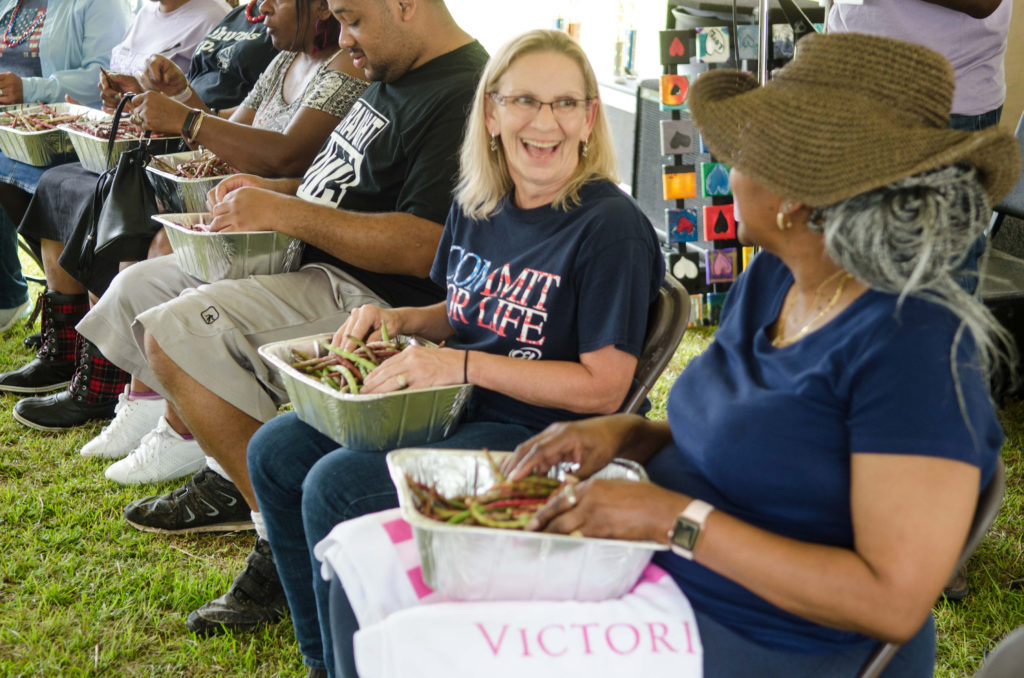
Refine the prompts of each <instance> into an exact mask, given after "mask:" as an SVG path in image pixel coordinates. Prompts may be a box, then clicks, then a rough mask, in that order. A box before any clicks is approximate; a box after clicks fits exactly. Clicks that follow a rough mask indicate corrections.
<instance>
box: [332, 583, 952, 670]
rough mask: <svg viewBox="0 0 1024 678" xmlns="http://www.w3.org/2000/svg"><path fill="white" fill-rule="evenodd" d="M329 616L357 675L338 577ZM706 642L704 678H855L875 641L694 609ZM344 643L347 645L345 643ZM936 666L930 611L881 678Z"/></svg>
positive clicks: (337, 645) (337, 649) (350, 618)
mask: <svg viewBox="0 0 1024 678" xmlns="http://www.w3.org/2000/svg"><path fill="white" fill-rule="evenodd" d="M329 588H330V593H329V597H330V619H331V628H332V629H333V630H334V654H335V656H336V657H337V658H338V665H337V675H339V676H342V677H343V678H357V677H356V672H355V668H354V664H348V665H343V664H342V662H341V657H342V655H343V653H344V652H346V651H348V652H351V648H352V636H353V634H355V632H356V631H357V630H358V628H359V626H358V624H357V623H356V617H355V614H354V613H353V612H352V606H351V605H349V602H348V598H347V597H346V595H345V589H344V588H342V586H341V583H340V582H339V581H338V578H337V577H334V578H333V579H332V580H331V582H330V584H329ZM694 614H695V615H696V617H697V628H698V629H700V641H701V644H702V645H703V646H704V678H748V676H757V677H758V678H792V677H793V676H800V678H853V677H854V676H856V675H858V674H859V673H860V670H861V669H862V668H863V667H864V664H865V662H867V660H868V657H869V656H870V655H871V653H872V652H874V650H875V647H876V645H877V643H870V644H869V645H861V646H857V647H853V648H850V649H849V650H844V651H842V652H837V653H834V654H827V655H809V654H799V653H796V652H786V651H779V650H773V649H771V648H767V647H764V646H763V645H758V644H757V643H754V642H752V641H750V640H747V639H746V638H744V637H743V636H740V635H738V634H736V633H734V632H733V631H731V630H729V629H727V628H726V627H724V626H722V625H721V624H719V623H718V622H716V621H715V620H713V619H712V618H711V617H709V616H708V615H706V614H704V613H702V612H699V611H696V610H695V611H694ZM343 643H347V647H346V646H345V645H343ZM934 670H935V620H934V619H933V618H932V616H931V615H928V621H926V622H925V624H924V626H923V627H921V630H920V631H918V633H917V635H916V636H914V637H913V638H912V639H911V640H910V642H909V643H907V644H906V645H903V646H902V647H901V648H900V649H899V651H898V652H897V653H896V656H895V657H893V658H892V661H890V662H889V664H888V665H887V666H886V667H885V670H884V671H883V672H882V678H931V676H932V675H933V673H934Z"/></svg>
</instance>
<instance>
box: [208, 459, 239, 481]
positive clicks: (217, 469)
mask: <svg viewBox="0 0 1024 678" xmlns="http://www.w3.org/2000/svg"><path fill="white" fill-rule="evenodd" d="M206 468H208V469H210V470H211V471H213V472H214V473H216V474H217V475H219V476H220V477H221V478H223V479H224V480H226V481H228V482H229V483H233V482H235V481H233V480H231V476H229V475H228V472H227V471H225V470H224V467H223V466H221V465H220V462H219V461H217V460H216V459H214V458H213V457H211V456H210V455H206Z"/></svg>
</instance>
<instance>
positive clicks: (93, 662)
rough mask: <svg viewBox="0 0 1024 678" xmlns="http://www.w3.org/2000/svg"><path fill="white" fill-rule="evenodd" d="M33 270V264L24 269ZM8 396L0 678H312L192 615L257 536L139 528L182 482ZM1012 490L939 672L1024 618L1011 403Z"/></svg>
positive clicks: (288, 656) (977, 655)
mask: <svg viewBox="0 0 1024 678" xmlns="http://www.w3.org/2000/svg"><path fill="white" fill-rule="evenodd" d="M26 268H27V269H32V268H33V267H30V266H28V265H26ZM26 334H28V330H27V329H24V328H23V327H22V326H19V327H18V329H16V330H14V331H11V332H8V333H7V334H5V335H4V336H2V337H0V371H2V370H9V369H12V368H15V367H17V366H19V365H21V364H23V363H24V362H25V361H27V360H28V359H30V357H31V354H30V352H29V351H28V350H27V349H26V348H24V347H23V346H22V344H21V340H22V338H24V336H25V335H26ZM711 334H712V333H711V331H710V330H708V329H706V328H698V329H695V330H691V331H690V332H688V333H687V336H686V338H685V339H684V341H683V344H682V345H681V346H680V349H679V351H678V352H677V354H676V356H675V359H674V360H673V362H672V364H671V365H670V366H669V368H668V370H667V371H666V373H665V375H663V377H662V379H661V380H660V381H659V383H658V385H657V386H656V387H655V388H654V390H653V391H652V401H653V402H654V410H653V413H652V416H654V417H658V418H663V417H664V402H665V399H666V397H667V395H668V389H669V387H670V385H671V383H672V381H673V380H674V379H675V377H676V375H678V373H679V372H680V370H681V369H682V367H683V365H685V363H686V361H687V360H689V359H690V358H692V357H693V356H694V355H696V354H697V353H699V352H700V351H701V350H703V348H704V347H705V346H707V344H708V342H709V341H710V340H711ZM16 400H17V399H16V398H15V397H13V396H9V395H7V396H3V397H0V410H2V411H3V412H4V413H3V414H0V676H5V677H6V676H182V675H187V676H197V677H198V676H302V675H305V669H304V667H303V666H302V663H301V659H300V657H299V652H298V647H297V645H296V643H295V640H294V637H293V636H292V630H291V625H290V624H289V623H287V622H286V623H282V624H278V625H276V626H273V627H270V628H266V629H264V630H262V631H260V632H258V633H255V634H239V635H234V636H231V635H228V636H222V637H218V638H210V639H200V638H196V637H195V636H193V635H191V634H190V633H188V631H187V630H186V629H185V625H184V620H185V616H186V615H187V614H188V612H189V611H190V610H192V609H194V608H195V607H197V606H199V605H201V604H202V603H204V602H206V601H207V600H209V599H211V598H214V597H216V596H218V595H220V594H221V593H223V592H224V591H225V590H226V589H227V587H228V585H229V584H230V582H231V579H232V578H233V577H234V575H235V574H236V573H237V572H238V570H239V569H240V564H241V563H242V561H243V559H244V557H245V555H246V554H247V553H248V551H249V549H250V548H251V546H252V540H253V537H252V533H251V532H250V533H243V534H234V535H225V536H192V537H168V536H159V535H152V534H146V533H142V532H138V531H136V530H135V529H133V528H132V527H130V526H129V525H128V524H127V523H126V522H125V521H124V520H123V519H122V518H121V510H122V508H123V507H124V506H125V504H127V503H128V502H130V501H132V500H134V499H137V498H139V497H140V496H142V495H143V494H157V493H162V492H166V491H168V490H170V489H173V488H174V487H176V486H178V484H179V483H177V482H170V483H165V484H163V485H159V486H155V487H148V486H144V487H142V488H135V489H131V488H128V489H126V488H122V487H120V486H118V485H114V484H113V483H110V482H109V481H107V480H106V479H104V478H103V469H104V468H105V464H106V463H107V462H104V461H103V460H92V459H83V458H82V457H81V456H80V455H79V454H78V449H79V448H80V447H81V445H82V444H83V443H85V442H86V441H88V440H89V439H90V438H92V437H93V436H94V435H96V433H97V432H98V431H99V429H100V425H99V424H97V425H93V426H89V427H85V428H82V429H78V430H75V431H71V432H66V433H60V434H45V433H40V432H37V431H33V430H30V429H27V428H24V427H22V426H21V425H20V424H18V423H17V422H15V421H14V420H13V419H12V418H11V417H10V415H9V414H6V413H7V412H10V409H11V408H12V407H13V406H14V403H15V402H16ZM1003 416H1004V423H1005V426H1006V429H1007V444H1006V447H1005V449H1004V458H1005V460H1006V464H1007V475H1008V491H1007V496H1006V499H1005V503H1004V508H1003V511H1002V513H1001V515H1000V517H999V518H998V519H997V521H996V523H995V525H994V527H993V530H992V533H991V535H990V537H989V538H988V539H986V540H985V541H984V543H983V544H982V545H981V547H980V548H979V550H978V552H977V554H976V556H975V558H974V559H973V560H972V561H971V569H970V575H969V580H970V584H971V588H972V590H973V591H972V594H971V596H970V597H969V598H968V599H967V600H966V601H964V602H963V603H961V604H958V605H949V604H945V603H940V604H939V605H938V606H937V607H936V608H935V614H936V618H937V620H938V627H939V659H938V664H939V668H938V671H937V674H936V675H938V676H943V677H946V676H949V677H952V676H969V675H971V673H973V671H974V670H975V669H976V668H977V665H978V663H979V661H980V659H981V656H982V653H983V651H984V649H985V647H986V645H988V643H989V642H990V640H991V639H993V638H997V637H1000V636H1002V635H1004V634H1005V633H1007V632H1008V631H1009V630H1010V629H1012V628H1014V627H1016V626H1018V625H1020V624H1024V590H1009V589H1008V588H1007V586H1006V585H1007V584H1008V583H1009V582H1010V581H1011V580H1013V579H1015V578H1017V577H1024V544H1022V527H1024V526H1022V520H1021V519H1022V515H1024V494H1022V491H1021V484H1022V480H1021V475H1022V473H1024V463H1022V462H1024V458H1022V454H1021V449H1022V446H1024V405H1022V404H1021V403H1019V402H1014V403H1011V404H1009V405H1008V406H1007V407H1006V408H1005V409H1004V411H1003Z"/></svg>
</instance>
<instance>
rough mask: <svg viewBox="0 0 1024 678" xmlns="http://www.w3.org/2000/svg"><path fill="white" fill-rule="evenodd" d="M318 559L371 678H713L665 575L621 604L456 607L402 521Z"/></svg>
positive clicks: (339, 539) (648, 580) (373, 517)
mask: <svg viewBox="0 0 1024 678" xmlns="http://www.w3.org/2000/svg"><path fill="white" fill-rule="evenodd" d="M315 553H316V557H317V558H318V559H320V561H321V562H322V569H321V574H322V575H323V577H324V579H328V580H329V579H331V578H332V577H333V576H334V575H335V574H336V575H337V576H338V578H339V579H340V580H341V583H342V585H343V586H344V587H345V593H346V594H347V595H348V599H349V602H350V603H351V604H352V609H353V611H354V612H355V615H356V620H357V621H358V622H359V627H360V630H359V631H358V632H357V633H356V636H355V653H356V667H357V670H358V671H359V675H360V678H399V677H402V678H405V677H408V676H418V677H422V678H432V677H435V676H438V677H440V676H449V675H486V676H488V678H522V677H523V676H524V675H528V676H529V678H548V677H550V678H565V676H575V675H586V676H587V677H588V678H604V677H607V678H612V677H616V678H618V677H621V676H629V675H651V676H673V678H700V676H702V675H703V650H702V648H701V643H700V635H699V633H698V630H697V621H696V619H695V618H694V615H693V609H692V608H691V607H690V602H689V601H688V600H687V599H686V596H684V595H683V593H682V591H680V590H679V587H678V586H676V584H675V582H674V581H673V580H672V578H671V577H669V576H668V575H667V574H666V573H665V571H664V570H662V569H661V568H659V567H657V566H656V565H649V566H648V567H647V569H646V570H644V573H643V575H642V576H641V577H640V580H639V581H638V582H637V583H636V586H634V587H633V589H632V590H631V591H630V592H629V593H627V594H625V595H624V596H622V597H621V598H616V599H613V600H606V601H601V602H577V601H557V602H555V601H537V602H528V601H516V602H458V601H453V600H452V599H450V598H448V597H446V596H444V595H442V594H440V593H437V592H435V591H433V590H431V589H430V587H428V586H427V585H426V584H425V583H424V581H423V577H422V572H421V570H420V560H419V553H418V551H417V549H416V542H415V540H414V539H413V536H412V528H411V527H410V526H409V524H408V523H407V522H405V521H404V520H402V518H401V513H400V511H399V510H398V509H393V510H390V511H382V512H380V513H373V514H370V515H367V516H362V517H361V518H357V519H355V520H349V521H346V522H344V523H340V524H338V525H337V526H336V527H335V528H334V529H333V530H332V531H331V533H330V534H329V535H327V537H326V538H324V540H323V541H321V542H320V543H319V544H317V546H316V550H315Z"/></svg>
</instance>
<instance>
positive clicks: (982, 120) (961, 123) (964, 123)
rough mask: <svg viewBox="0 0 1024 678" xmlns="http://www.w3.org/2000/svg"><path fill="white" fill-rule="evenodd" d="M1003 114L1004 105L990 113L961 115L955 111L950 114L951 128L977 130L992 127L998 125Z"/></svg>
mask: <svg viewBox="0 0 1024 678" xmlns="http://www.w3.org/2000/svg"><path fill="white" fill-rule="evenodd" d="M1002 115H1003V107H1002V106H1000V107H999V108H994V109H992V110H991V111H989V112H988V113H979V114H978V115H960V114H959V113H953V114H952V115H950V116H949V128H950V129H961V130H967V131H968V132H976V131H978V130H980V129H985V128H986V127H991V126H992V125H998V124H999V118H1001V117H1002Z"/></svg>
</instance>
